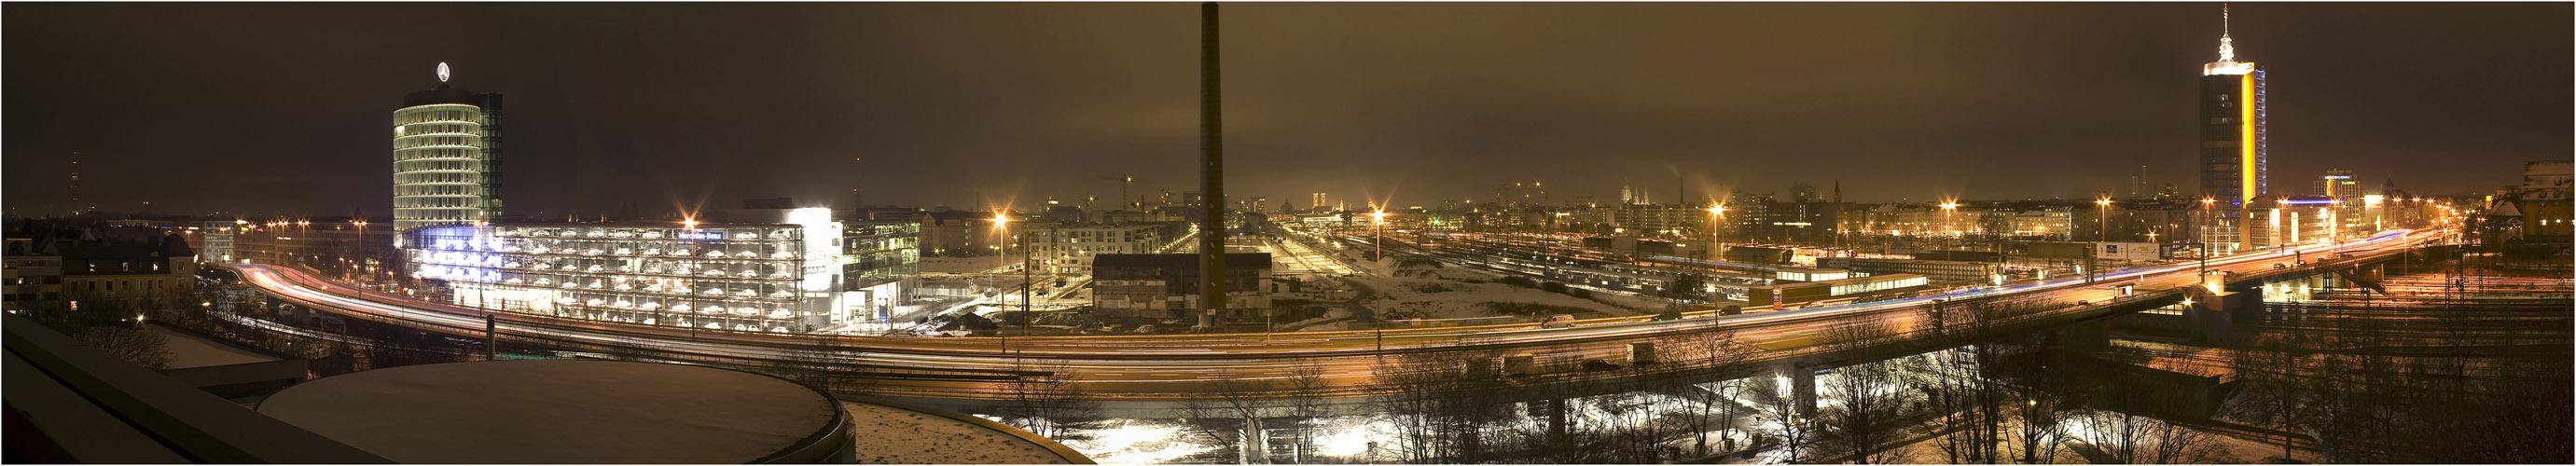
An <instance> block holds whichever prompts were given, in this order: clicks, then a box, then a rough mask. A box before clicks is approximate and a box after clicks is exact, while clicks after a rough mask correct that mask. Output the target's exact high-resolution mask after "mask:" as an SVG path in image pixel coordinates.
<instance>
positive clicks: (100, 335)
mask: <svg viewBox="0 0 2576 466" xmlns="http://www.w3.org/2000/svg"><path fill="white" fill-rule="evenodd" d="M74 338H75V339H78V340H80V342H81V343H88V344H89V345H90V346H92V347H96V348H98V349H99V350H100V351H105V352H107V354H108V355H110V356H116V358H117V359H122V360H125V362H130V363H134V365H137V366H143V368H145V369H152V370H161V369H166V368H169V367H170V358H171V356H172V355H171V353H170V338H169V337H165V336H162V335H161V332H160V331H158V330H153V329H152V328H150V327H145V326H144V324H142V323H139V322H138V323H134V324H127V325H101V326H97V327H90V328H88V329H85V330H82V331H81V332H80V334H78V335H75V336H74Z"/></svg>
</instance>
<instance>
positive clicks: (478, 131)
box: [393, 63, 501, 231]
mask: <svg viewBox="0 0 2576 466" xmlns="http://www.w3.org/2000/svg"><path fill="white" fill-rule="evenodd" d="M447 78H448V69H447V64H446V63H440V64H438V81H439V84H438V87H437V88H435V89H430V90H426V91H420V92H414V93H411V94H409V95H405V96H403V104H402V107H401V108H398V109H395V110H394V115H393V123H394V124H393V126H394V128H393V149H394V151H393V152H394V154H393V155H394V230H395V231H407V230H411V229H413V228H419V227H425V226H432V225H456V224H470V223H475V222H478V221H487V220H492V219H493V218H495V217H498V216H500V214H501V95H500V94H476V93H473V92H471V91H467V90H464V89H455V88H450V87H448V86H447Z"/></svg>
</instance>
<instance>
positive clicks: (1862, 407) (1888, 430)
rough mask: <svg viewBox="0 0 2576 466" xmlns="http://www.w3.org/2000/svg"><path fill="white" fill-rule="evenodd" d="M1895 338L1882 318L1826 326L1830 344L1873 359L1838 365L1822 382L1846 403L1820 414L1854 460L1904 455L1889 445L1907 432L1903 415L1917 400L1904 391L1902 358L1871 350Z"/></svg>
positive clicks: (1868, 461) (1883, 459) (1887, 459)
mask: <svg viewBox="0 0 2576 466" xmlns="http://www.w3.org/2000/svg"><path fill="white" fill-rule="evenodd" d="M1894 337H1895V333H1894V332H1893V331H1892V329H1891V328H1889V326H1888V325H1887V324H1885V323H1882V322H1879V321H1876V320H1859V321H1854V322H1850V323H1846V324H1844V325H1837V326H1834V327H1830V328H1829V329H1827V330H1826V331H1825V336H1824V340H1825V346H1827V347H1829V348H1835V349H1837V350H1838V352H1844V353H1845V354H1857V355H1858V356H1857V357H1858V358H1860V359H1864V360H1868V361H1867V362H1861V363H1856V364H1848V365H1844V366H1842V367H1838V368H1835V369H1834V373H1833V374H1832V377H1831V382H1830V383H1825V384H1824V386H1823V387H1821V388H1823V389H1824V390H1825V391H1826V392H1827V393H1828V394H1830V395H1832V396H1834V397H1835V398H1836V399H1838V400H1840V401H1841V402H1840V403H1837V404H1834V405H1832V406H1829V407H1827V408H1826V409H1823V410H1819V411H1818V412H1817V418H1818V419H1819V420H1821V421H1823V425H1824V427H1825V430H1826V431H1827V432H1830V433H1831V434H1832V435H1833V436H1834V437H1835V438H1837V439H1838V440H1839V443H1840V444H1841V446H1842V447H1843V449H1844V452H1845V453H1846V454H1848V455H1850V458H1849V459H1850V460H1851V461H1854V462H1859V463H1864V464H1872V463H1886V462H1890V461H1895V460H1897V459H1898V458H1896V456H1895V455H1894V453H1892V452H1890V451H1889V449H1888V448H1887V447H1888V446H1889V445H1891V444H1893V443H1895V441H1896V440H1897V439H1899V438H1901V437H1902V435H1903V434H1904V430H1905V423H1904V422H1902V419H1901V418H1902V416H1903V415H1904V414H1905V412H1906V411H1908V409H1909V405H1910V404H1911V400H1910V399H1909V398H1908V397H1907V396H1906V393H1905V392H1904V391H1903V390H1902V389H1903V383H1902V381H1901V378H1900V377H1899V370H1898V363H1897V362H1896V361H1892V360H1887V359H1877V358H1876V356H1877V355H1875V354H1872V350H1871V347H1872V346H1875V345H1878V344H1881V343H1884V342H1886V341H1888V340H1890V339H1892V338H1894Z"/></svg>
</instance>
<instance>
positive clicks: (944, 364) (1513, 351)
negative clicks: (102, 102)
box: [227, 230, 2442, 401]
mask: <svg viewBox="0 0 2576 466" xmlns="http://www.w3.org/2000/svg"><path fill="white" fill-rule="evenodd" d="M2441 236H2442V235H2441V234H2440V233H2439V232H2434V231H2408V230H2399V231H2390V232H2384V233H2380V234H2377V235H2374V236H2371V237H2367V238H2361V239H2356V240H2353V241H2349V242H2346V243H2342V244H2336V245H2327V244H2312V245H2302V246H2298V247H2295V248H2291V249H2278V250H2269V251H2259V252H2254V253H2248V254H2240V255H2236V256H2228V257H2223V258H2213V259H2210V260H2209V261H2208V263H2207V264H2208V265H2207V268H2208V270H2210V271H2212V272H2213V273H2212V274H2210V275H2207V277H2208V279H2209V280H2212V281H2221V282H2224V283H2235V284H2239V285H2242V284H2246V283H2253V282H2257V281H2259V280H2263V279H2266V278H2267V277H2282V276H2288V275H2289V274H2313V273H2318V271H2319V270H2320V269H2322V268H2328V267H2337V266H2352V265H2355V264H2367V263H2372V262H2377V261H2386V260H2391V258H2393V257H2397V255H2399V254H2404V253H2405V252H2406V251H2408V250H2411V249H2413V248H2418V247H2422V246H2425V245H2428V244H2433V243H2435V242H2437V241H2439V238H2441ZM2301 258H2305V259H2306V260H2305V261H2304V262H2301V261H2300V259H2301ZM227 267H230V268H232V269H233V270H235V271H238V272H239V273H240V274H241V276H242V279H243V281H244V282H245V283H247V284H249V285H250V286H252V287H253V288H254V289H256V290H257V291H259V292H260V293H262V294H264V295H266V296H269V297H272V298H274V299H276V300H279V301H283V302H287V303H292V304H295V305H298V306H303V307H307V308H310V309H314V310H317V311H321V312H327V313H332V314H337V315H342V316H347V317H350V318H356V319H363V320H368V321H374V322H380V323H385V324H389V325H396V326H400V327H403V328H410V329H416V330H419V331H422V332H431V333H439V334H446V335H455V336H461V337H467V338H477V339H479V338H481V337H482V336H483V335H485V331H486V327H485V324H486V321H485V319H486V318H487V317H488V318H490V319H491V324H492V328H491V331H492V334H493V335H494V337H495V338H497V339H499V340H500V341H502V342H505V343H508V344H510V345H511V346H513V347H536V348H547V349H551V350H558V351H567V352H597V353H606V354H614V355H622V356H629V357H637V358H642V359H659V360H669V361H680V362H691V363H700V364H714V365H730V366H745V367H775V366H780V365H806V366H824V367H830V368H832V369H833V370H834V371H836V372H839V373H842V374H846V375H850V376H854V377H861V378H865V379H867V383H866V384H864V385H865V386H866V388H865V390H867V391H871V392H877V393H880V394H884V395H890V396H899V397H907V398H920V399H949V400H978V399H981V400H998V399H1008V398H1010V397H1012V396H1013V393H1012V391H1011V390H1010V385H1011V381H1013V380H1018V379H1020V378H1023V377H1038V376H1046V375H1050V374H1056V373H1061V374H1060V375H1064V376H1066V378H1068V379H1070V380H1073V381H1074V382H1075V383H1078V384H1080V386H1081V390H1082V391H1083V392H1085V393H1088V394H1093V395H1096V396H1099V397H1102V398H1104V399H1110V400H1134V401H1169V400H1180V399H1189V398H1194V397H1201V396H1204V395H1203V391H1204V390H1205V388H1204V387H1205V385H1206V384H1205V383H1204V381H1206V380H1210V379H1240V380H1254V381H1262V380H1270V381H1276V380H1281V379H1286V378H1290V377H1293V376H1296V375H1297V374H1298V373H1299V372H1300V371H1301V370H1310V369H1319V371H1320V373H1321V374H1320V376H1321V377H1322V378H1323V379H1324V381H1325V383H1326V385H1328V386H1329V387H1332V388H1330V389H1328V390H1327V391H1326V392H1324V393H1303V394H1296V396H1325V397H1354V396H1364V395H1366V394H1367V391H1366V389H1367V388H1368V387H1370V386H1372V384H1373V383H1374V381H1375V380H1378V377H1379V376H1380V375H1381V373H1383V372H1386V371H1389V370H1401V369H1402V368H1401V367H1398V366H1401V365H1402V364H1398V363H1397V362H1398V361H1405V360H1423V359H1428V358H1426V357H1425V356H1429V355H1448V356H1459V355H1466V356H1472V357H1477V358H1482V357H1487V356H1494V355H1503V356H1509V355H1521V354H1527V355H1534V356H1545V357H1550V358H1556V359H1568V358H1571V359H1576V360H1614V361H1626V360H1627V359H1628V358H1629V356H1630V354H1631V351H1632V349H1633V348H1634V346H1632V345H1633V344H1635V343H1652V342H1661V343H1662V344H1661V345H1659V346H1662V347H1664V348H1666V349H1667V352H1672V351H1673V348H1672V347H1673V346H1676V342H1687V341H1691V339H1694V338H1703V337H1707V336H1712V335H1717V334H1719V333H1721V332H1731V333H1732V334H1733V335H1734V338H1733V341H1734V342H1735V343H1738V344H1739V345H1738V346H1736V349H1735V350H1733V351H1738V352H1740V353H1741V354H1740V355H1739V356H1741V357H1729V358H1725V359H1727V360H1729V361H1730V364H1731V365H1741V364H1766V363H1777V362H1779V361H1787V360H1793V359H1803V360H1808V361H1817V362H1818V363H1822V364H1832V363H1833V362H1832V361H1834V360H1837V359H1842V358H1843V357H1842V356H1837V354H1840V353H1850V352H1855V351H1863V350H1866V351H1863V352H1867V353H1876V354H1885V353H1884V351H1885V350H1889V349H1896V348H1923V349H1937V348H1941V347H1946V346H1943V345H1955V344H1958V342H1959V341H1965V340H1969V339H1974V338H1982V337H1984V336H1987V335H1966V334H1960V333H1959V332H1955V331H1941V330H1942V329H1938V328H1935V326H1934V324H1933V322H1932V319H1931V318H1930V316H1931V315H1932V314H1933V313H1932V312H1930V311H1932V310H1935V309H1943V308H1948V307H1951V306H1962V305H1970V304H1972V303H2013V304H2016V305H2018V306H2020V307H2021V308H2025V309H2032V310H2033V311H2031V312H2028V313H2027V314H2024V315H2014V316H2009V317H2007V318H2004V319H2000V320H1998V321H1996V322H1992V324H1994V325H1988V326H1983V327H1980V328H1984V329H1987V330H1986V332H1988V335H1991V334H2002V333H2009V332H2022V331H2030V330H2032V329H2037V328H2045V327H2049V326H2055V325H2063V324H2065V323H2069V322H2076V321H2082V320H2085V319H2095V318H2102V317H2107V316H2110V315H2116V314H2118V313H2123V312H2131V311H2136V310H2141V309H2152V308H2157V307H2163V306H2170V305H2174V304H2177V303H2180V302H2182V301H2184V300H2186V299H2192V297H2193V296H2199V295H2200V294H2206V293H2207V292H2206V291H2205V290H2207V289H2209V288H2208V287H2207V286H2206V285H2204V282H2202V281H2201V280H2202V277H2203V275H2202V274H2200V273H2197V272H2198V271H2199V270H2200V265H2199V264H2197V263H2185V264H2177V265H2161V266H2153V267H2140V268H2133V269H2126V270H2114V271H2108V272H2107V273H2102V274H2098V275H2096V276H2087V277H2067V278H2062V279H2059V280H2055V281H2048V282H2043V283H2034V284H2026V285H2017V286H2011V287H2004V288H1994V289H1984V290H1975V291H1962V292H1956V293H1950V294H1944V295H1938V296H1925V297H1918V298H1909V299H1901V300H1891V301H1879V302H1867V303H1857V304H1849V305H1842V306H1831V307H1820V308H1811V309H1799V310H1787V311H1772V312H1758V313H1751V314H1744V315H1736V316H1717V315H1713V313H1712V312H1695V313H1688V314H1685V315H1684V316H1683V317H1684V318H1683V319H1680V320H1667V321H1653V320H1651V318H1647V317H1621V318H1603V319H1590V320H1584V321H1579V322H1578V323H1577V325H1576V326H1573V327H1568V328H1538V326H1537V325H1536V324H1497V325H1481V326H1460V327H1443V328H1413V329H1385V330H1382V331H1370V330H1360V331H1327V332H1296V333H1283V334H1267V335H1265V334H1258V333H1253V334H1183V335H1119V336H1042V337H1013V336H1008V334H1007V331H1006V332H1005V333H1004V335H1003V336H1000V337H971V338H916V337H880V336H854V335H816V334H789V333H762V332H739V331H722V330H703V329H689V328H682V327H665V326H647V325H638V324H629V323H623V322H607V321H590V320H581V319H571V318H563V317H556V316H544V315H529V314H519V313H509V312H494V311H486V310H481V309H474V308H466V307H457V306H451V305H445V304H439V303H432V302H425V301H420V300H416V299H411V298H408V297H403V296H398V295H391V294H386V293H381V292H376V291H370V290H365V289H360V288H356V287H351V286H347V285H344V284H338V283H333V282H329V281H326V280H323V279H320V278H318V277H316V276H314V275H313V274H311V273H308V272H307V271H303V270H297V269H293V268H287V267H279V266H273V265H259V264H231V265H228V266H227ZM2117 285H2125V286H2126V289H2125V290H2124V289H2122V287H2120V286H2117ZM2225 286H2231V285H2222V286H2221V288H2224V287H2225ZM1945 315H1946V314H1945ZM1857 322H1870V323H1875V324H1884V325H1885V326H1886V328H1888V329H1890V330H1891V331H1892V332H1893V333H1894V334H1895V335H1896V338H1891V339H1887V340H1886V342H1884V343H1879V344H1878V346H1880V347H1879V348H1867V349H1863V348H1853V347H1850V346H1849V345H1838V344H1828V343H1832V342H1829V341H1826V340H1827V338H1826V335H1827V331H1828V330H1829V329H1831V328H1834V327H1836V326H1841V325H1847V324H1852V323H1857ZM1406 355H1413V357H1411V358H1408V357H1406ZM1661 359H1664V360H1665V361H1666V362H1664V363H1659V364H1655V365H1650V366H1647V367H1641V368H1638V369H1635V370H1623V371H1617V372H1618V373H1621V374H1626V375H1625V376H1636V375H1639V374H1657V376H1682V375H1688V374H1691V373H1695V372H1703V371H1710V370H1718V369H1723V368H1716V367H1697V366H1694V365H1693V364H1691V363H1689V361H1687V360H1684V358H1682V357H1680V356H1679V355H1672V356H1663V357H1662V358H1661ZM1605 376H1607V375H1605Z"/></svg>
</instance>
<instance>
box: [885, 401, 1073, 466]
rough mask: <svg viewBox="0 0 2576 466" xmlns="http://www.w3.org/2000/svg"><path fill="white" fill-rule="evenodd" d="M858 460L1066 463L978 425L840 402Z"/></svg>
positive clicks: (1041, 448)
mask: <svg viewBox="0 0 2576 466" xmlns="http://www.w3.org/2000/svg"><path fill="white" fill-rule="evenodd" d="M841 406H843V407H847V408H849V410H850V420H851V421H852V423H853V424H854V425H855V427H856V429H855V433H856V434H857V439H858V461H859V463H861V464H1070V462H1068V461H1066V460H1065V459H1064V458H1063V457H1061V456H1056V454H1055V452H1054V451H1051V450H1048V449H1047V448H1046V447H1044V446H1040V445H1038V444H1037V443H1034V442H1030V441H1028V440H1024V439H1021V438H1019V437H1018V436H1014V435H1011V434H1008V433H1004V432H1001V431H996V430H993V429H991V428H986V427H984V426H982V425H978V424H974V423H970V422H966V421H960V420H955V419H949V418H945V417H940V416H935V415H930V414H925V413H921V412H916V411H912V410H906V409H898V408H893V407H888V406H880V405H873V404H867V403H858V402H847V401H844V402H841Z"/></svg>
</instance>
